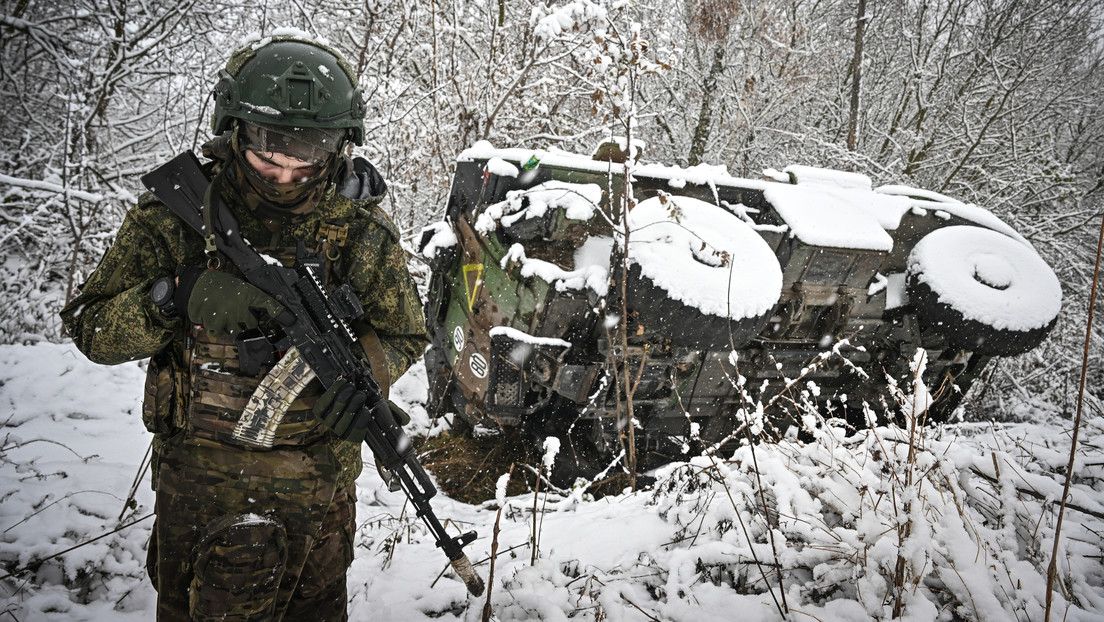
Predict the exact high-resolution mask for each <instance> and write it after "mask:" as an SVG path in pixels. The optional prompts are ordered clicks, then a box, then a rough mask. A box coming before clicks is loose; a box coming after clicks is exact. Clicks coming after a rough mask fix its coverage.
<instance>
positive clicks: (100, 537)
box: [0, 512, 153, 581]
mask: <svg viewBox="0 0 1104 622" xmlns="http://www.w3.org/2000/svg"><path fill="white" fill-rule="evenodd" d="M151 516H153V513H152V512H151V513H149V514H146V515H145V516H143V517H142V518H136V519H134V520H132V521H130V522H129V523H127V524H125V525H120V526H119V527H116V528H115V529H112V530H111V531H109V532H107V533H104V534H101V535H98V536H96V537H95V538H92V539H91V540H85V541H84V542H81V543H80V544H77V545H74V546H71V547H69V548H67V549H65V550H64V551H58V552H57V553H54V554H53V555H51V556H49V557H43V558H42V559H36V560H34V561H33V562H30V563H29V564H27V565H26V566H23V567H22V568H16V569H15V570H13V571H11V572H9V573H8V574H6V575H4V576H2V577H0V581H3V580H4V579H7V578H8V577H11V576H15V575H17V574H19V573H21V572H24V571H26V570H35V569H37V568H38V567H39V566H41V565H42V564H45V563H46V562H48V561H50V560H51V559H54V558H57V557H61V556H62V555H65V554H66V553H68V552H70V551H75V550H77V549H79V548H81V547H82V546H88V545H89V544H92V543H93V542H96V541H97V540H103V539H104V538H106V537H108V536H110V535H112V534H116V533H119V532H120V531H122V530H124V529H126V528H127V527H131V526H133V525H136V524H138V523H140V522H142V521H144V520H146V519H147V518H149V517H151Z"/></svg>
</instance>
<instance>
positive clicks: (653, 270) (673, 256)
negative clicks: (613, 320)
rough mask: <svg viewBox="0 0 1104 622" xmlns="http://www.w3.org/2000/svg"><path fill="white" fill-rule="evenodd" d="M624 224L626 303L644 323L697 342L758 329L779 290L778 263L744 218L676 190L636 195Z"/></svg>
mask: <svg viewBox="0 0 1104 622" xmlns="http://www.w3.org/2000/svg"><path fill="white" fill-rule="evenodd" d="M629 225H630V227H631V234H630V238H629V257H628V259H629V263H630V269H629V277H628V287H627V290H628V296H627V301H626V302H627V303H628V306H629V308H630V309H631V310H632V311H634V312H635V313H636V314H637V320H638V322H639V323H640V324H641V325H643V327H644V330H646V331H648V332H653V333H657V334H659V335H662V336H663V337H665V338H669V339H670V340H671V342H672V343H674V344H675V345H681V346H687V347H692V348H702V349H713V348H728V347H730V346H731V347H740V346H742V345H744V344H746V343H747V342H749V341H750V340H751V339H752V338H754V337H755V336H756V335H758V334H759V332H760V331H761V330H762V329H763V326H764V325H765V324H766V323H767V321H768V320H769V319H770V315H771V311H772V310H773V309H774V305H775V303H776V302H778V297H779V295H780V294H781V292H782V268H781V267H780V266H779V265H778V259H777V258H776V257H775V255H774V251H773V250H771V248H770V246H768V245H767V243H766V242H765V241H764V240H763V238H762V237H761V236H760V235H759V234H758V233H756V232H755V231H754V230H753V229H752V228H751V227H750V226H749V225H747V224H746V223H744V222H743V221H742V220H740V219H739V218H737V217H736V216H735V215H734V214H732V213H731V212H729V211H728V210H725V209H723V208H721V207H718V206H716V205H713V204H712V203H706V202H705V201H700V200H698V199H693V198H690V197H683V196H668V197H665V198H663V199H661V198H659V197H656V198H652V199H647V200H645V201H642V202H641V203H640V204H638V205H637V206H636V207H634V208H633V210H632V211H631V212H629Z"/></svg>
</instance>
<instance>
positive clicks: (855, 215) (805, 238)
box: [763, 184, 893, 251]
mask: <svg viewBox="0 0 1104 622" xmlns="http://www.w3.org/2000/svg"><path fill="white" fill-rule="evenodd" d="M843 192H848V191H833V190H830V189H828V188H825V187H821V186H815V185H814V186H811V187H807V186H804V185H801V184H799V185H796V186H794V185H788V184H772V185H771V186H770V187H768V188H767V189H766V190H765V191H764V193H763V196H765V197H766V198H767V200H768V201H770V202H771V204H772V205H774V208H775V209H776V210H778V213H779V214H780V215H781V216H782V218H783V219H784V220H785V221H786V223H787V224H789V225H790V235H792V236H793V237H795V238H797V239H799V240H801V241H802V242H805V243H806V244H810V245H813V246H829V247H833V248H854V249H863V250H873V251H889V250H891V249H892V248H893V238H891V237H890V236H889V234H888V233H886V230H885V228H884V227H883V226H882V225H881V223H879V221H878V220H876V219H874V218H871V217H870V214H869V211H867V210H868V209H869V208H868V207H866V206H863V204H862V203H860V202H859V201H856V200H855V199H856V198H858V197H862V198H867V197H870V196H874V195H872V194H871V193H857V192H851V194H855V195H857V196H856V197H843V196H840V195H841V194H842V193H843Z"/></svg>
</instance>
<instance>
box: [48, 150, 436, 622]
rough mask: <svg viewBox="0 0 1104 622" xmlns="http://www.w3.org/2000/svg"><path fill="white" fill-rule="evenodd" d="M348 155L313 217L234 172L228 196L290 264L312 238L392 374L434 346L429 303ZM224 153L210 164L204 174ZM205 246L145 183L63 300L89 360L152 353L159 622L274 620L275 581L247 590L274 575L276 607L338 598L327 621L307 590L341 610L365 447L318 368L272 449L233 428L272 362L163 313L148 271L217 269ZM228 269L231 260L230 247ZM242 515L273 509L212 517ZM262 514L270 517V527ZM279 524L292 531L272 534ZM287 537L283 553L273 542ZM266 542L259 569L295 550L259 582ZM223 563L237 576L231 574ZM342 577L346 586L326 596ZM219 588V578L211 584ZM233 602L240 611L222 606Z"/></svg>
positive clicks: (146, 407) (148, 419)
mask: <svg viewBox="0 0 1104 622" xmlns="http://www.w3.org/2000/svg"><path fill="white" fill-rule="evenodd" d="M344 163H345V167H346V170H348V171H351V173H349V174H348V175H347V176H343V178H344V179H345V181H344V183H343V184H342V185H341V188H340V191H338V190H337V188H336V187H334V184H331V185H330V187H329V188H327V190H326V192H325V194H324V196H323V197H322V199H321V201H320V203H319V204H318V206H317V207H316V208H315V209H314V210H313V211H312V212H310V213H307V214H296V215H293V216H292V217H291V218H287V219H283V220H280V221H275V220H273V219H272V218H267V217H264V214H262V213H261V212H259V211H254V210H253V209H251V208H250V207H247V206H246V205H245V203H244V201H243V199H242V197H241V196H240V195H239V194H238V192H237V191H236V190H235V184H233V183H231V184H226V186H225V187H224V188H223V191H222V197H223V199H224V200H225V201H226V203H227V204H228V205H229V206H230V208H231V210H232V211H233V212H234V215H235V217H236V218H237V220H238V222H239V225H240V227H241V229H242V234H243V236H244V237H245V238H246V239H247V240H249V241H250V242H251V243H252V244H254V245H255V246H256V247H257V248H258V250H260V251H261V252H262V253H264V254H266V255H268V256H271V257H274V258H276V259H277V260H280V261H283V262H285V263H288V262H290V261H293V260H294V255H295V248H296V245H297V243H299V242H303V243H304V244H305V245H306V246H307V247H308V248H309V249H312V250H316V251H318V252H320V253H323V254H325V255H327V256H328V257H329V259H330V260H331V261H326V262H325V265H326V269H325V273H326V276H327V279H328V280H330V281H331V283H337V282H345V283H348V284H349V285H350V286H351V287H352V289H353V291H354V292H355V293H356V295H357V296H358V298H359V299H360V301H361V304H362V305H363V308H364V311H365V313H364V315H363V316H362V317H361V318H360V319H358V320H357V321H356V322H354V323H353V327H354V330H355V331H356V332H357V333H358V334H359V335H362V336H363V337H364V338H363V339H362V343H364V344H365V349H366V350H367V351H368V354H369V355H371V356H369V360H371V361H372V363H373V369H374V370H375V373H376V375H377V377H378V379H379V380H380V382H381V385H384V386H386V384H387V381H389V380H390V379H394V378H398V377H399V376H400V375H401V374H402V373H403V372H405V371H406V369H407V368H408V367H409V366H410V365H411V364H412V363H413V362H414V361H415V360H416V359H417V358H418V357H420V356H421V354H422V351H423V350H424V348H425V346H426V344H427V339H426V335H425V329H424V321H423V316H422V310H421V303H420V300H419V298H418V294H417V290H416V288H415V286H414V283H413V281H412V279H411V278H410V274H409V272H408V269H407V266H406V261H405V256H404V251H403V250H402V247H401V246H400V244H399V240H398V231H397V229H396V228H395V226H394V224H393V223H392V222H391V220H390V219H389V218H388V216H387V215H386V214H385V213H384V212H383V211H382V209H381V208H380V207H379V205H378V203H379V200H380V198H381V197H382V195H383V192H384V191H385V188H386V186H385V184H384V182H383V179H382V178H381V177H380V176H379V174H378V173H377V172H376V171H375V169H374V168H372V166H371V165H370V164H368V163H367V162H366V161H364V160H360V159H357V160H349V159H345V161H344ZM216 166H217V165H209V167H210V170H209V171H208V172H210V173H213V172H215V171H216V170H217V168H216ZM228 172H229V171H228ZM203 249H204V244H203V240H202V238H201V237H200V235H199V234H198V233H196V232H195V231H193V230H191V229H190V228H188V226H187V225H185V224H184V223H183V222H181V221H180V220H179V219H177V217H176V216H175V215H173V214H172V213H171V212H170V211H169V210H168V209H167V208H166V207H165V206H163V205H161V204H160V203H159V202H157V201H156V199H155V198H153V196H152V195H149V194H145V195H143V196H142V197H141V198H140V200H139V204H138V205H137V206H136V207H134V208H132V209H131V210H130V211H129V212H128V213H127V215H126V218H125V219H124V222H123V224H122V226H121V228H120V230H119V233H118V235H117V237H116V240H115V243H114V244H113V245H112V247H111V248H110V249H108V251H107V252H106V253H105V255H104V257H103V259H102V260H101V263H100V265H99V267H98V268H97V269H96V271H95V272H94V273H93V274H92V275H91V276H90V277H89V279H88V280H87V281H86V282H85V283H84V285H83V286H82V287H81V292H80V295H79V296H78V297H76V298H75V299H73V300H72V301H71V302H70V303H69V304H68V305H67V306H66V307H65V309H63V311H62V319H63V321H64V323H65V326H66V329H67V330H68V332H69V334H70V335H71V336H72V338H73V340H74V342H75V343H76V345H77V347H78V348H80V350H81V351H82V352H83V353H84V354H85V355H86V356H88V358H89V359H91V360H92V361H94V362H97V363H101V364H116V363H121V362H124V361H129V360H135V359H141V358H145V357H152V358H151V361H150V365H149V369H148V372H147V382H146V390H145V400H144V403H143V421H144V423H145V424H146V427H147V428H148V429H149V430H150V431H151V432H153V433H154V449H155V452H154V454H155V456H154V476H153V481H154V488H155V489H156V490H157V507H156V512H157V515H158V518H157V525H156V528H155V534H154V541H153V542H151V560H150V561H151V578H153V580H154V582H155V585H156V586H157V587H158V588H159V589H158V592H159V604H158V616H159V619H188V616H189V615H194V616H196V619H204V618H203V615H201V611H198V612H197V609H196V608H197V607H199V609H200V610H202V609H203V608H204V607H206V606H207V605H205V604H204V603H207V604H210V603H213V602H221V603H222V604H223V605H225V606H227V607H230V608H231V609H229V610H227V609H224V610H222V611H221V612H218V613H217V615H216V614H215V613H212V616H214V617H217V618H218V619H233V620H251V619H267V618H266V617H265V615H267V614H263V615H262V612H263V611H266V610H267V609H266V607H268V606H269V605H268V604H265V603H264V602H261V601H263V600H264V599H265V598H266V597H265V596H264V594H261V593H260V592H263V591H264V590H263V589H261V588H258V589H259V590H260V592H258V591H257V590H254V589H253V588H252V587H250V586H253V585H257V586H263V585H266V584H272V585H275V584H278V586H279V590H278V596H276V597H275V600H274V601H273V602H271V603H270V604H271V605H272V606H274V607H275V611H277V612H279V611H282V610H283V609H284V608H286V607H291V608H293V609H294V608H295V607H298V606H304V605H303V604H302V602H300V599H299V598H296V599H292V594H293V593H295V594H297V596H301V597H302V598H307V599H322V600H327V601H331V600H332V601H334V602H335V603H336V604H334V605H333V607H332V611H333V612H334V613H333V617H332V618H330V617H319V615H316V614H315V612H316V609H317V610H318V612H319V613H321V611H322V609H319V607H322V605H319V604H318V603H315V602H314V601H313V600H312V601H311V604H310V610H311V612H312V613H311V614H310V615H309V616H308V617H309V618H310V619H344V615H345V614H344V611H345V592H344V590H345V578H344V577H345V571H346V569H347V567H348V564H349V563H351V560H352V529H353V527H352V501H351V499H352V489H353V488H352V487H353V482H354V481H355V479H356V477H357V476H358V475H359V473H360V470H361V468H362V465H361V457H360V452H361V447H360V446H359V445H355V444H351V443H346V442H343V441H341V440H339V439H336V438H335V437H333V436H332V435H331V434H330V433H329V431H328V430H326V429H325V428H324V427H323V426H321V425H320V423H319V422H318V421H317V419H316V418H315V417H314V416H313V414H312V413H311V407H312V406H313V404H314V401H315V399H317V397H318V395H319V394H320V393H321V386H320V385H319V384H318V382H317V381H315V382H312V383H311V384H310V385H308V388H307V389H306V390H305V391H304V392H303V394H302V395H301V396H300V397H299V399H297V400H296V401H295V402H294V403H293V405H292V407H291V409H290V410H289V412H288V413H287V415H286V416H285V418H284V420H283V421H282V422H281V424H280V426H279V428H277V436H276V441H275V445H274V447H273V448H272V449H271V450H263V449H259V448H256V447H252V446H247V445H243V444H238V443H236V442H235V441H233V439H232V437H231V433H232V431H233V427H234V425H235V424H236V422H237V419H238V417H239V416H240V414H241V411H242V409H243V408H244V406H245V403H246V402H247V401H248V399H249V396H250V395H251V394H252V392H253V390H254V389H255V388H256V386H257V383H258V382H259V381H260V380H261V379H262V378H263V377H264V375H265V373H267V371H268V369H267V368H265V369H262V371H261V373H260V374H257V375H253V376H249V375H245V374H243V373H242V372H241V370H240V369H239V367H238V353H237V345H236V343H235V341H234V339H233V338H232V337H221V338H214V337H211V336H210V335H208V334H207V333H206V331H205V330H203V329H202V327H193V326H186V325H185V321H184V320H182V319H180V318H168V317H165V316H164V315H163V314H162V313H161V312H160V310H159V309H157V307H156V306H155V305H154V304H153V302H152V300H151V299H150V296H149V290H150V287H151V285H152V284H153V282H154V281H155V280H156V279H158V278H160V277H163V276H167V275H173V274H176V273H177V270H178V267H180V266H196V267H202V266H206V265H207V264H208V260H207V258H206V257H205V256H204V252H203ZM218 269H220V270H225V271H229V272H233V271H234V269H233V267H232V266H227V265H226V262H225V259H224V258H223V259H222V265H221V266H219V267H218ZM240 515H255V516H259V517H262V518H263V519H265V520H259V521H256V522H254V523H250V522H248V521H247V522H246V524H247V525H256V526H258V527H257V528H258V531H255V532H249V531H248V530H246V531H242V528H240V527H234V528H232V529H229V530H228V531H219V530H218V529H215V530H214V531H218V532H219V533H218V534H215V535H214V536H211V535H210V532H211V531H212V526H217V521H219V520H220V519H222V520H224V522H225V520H229V519H225V517H228V516H230V517H233V516H240ZM231 522H233V521H231ZM323 523H325V524H323ZM262 525H269V527H271V528H270V529H269V528H268V527H266V528H264V529H269V531H268V532H264V529H262V527H260V526H262ZM273 525H276V526H278V527H273ZM320 525H322V529H319V526H320ZM280 529H282V530H283V531H284V534H285V535H284V537H283V538H279V537H276V536H275V535H273V534H275V533H276V532H278V531H279V530H280ZM265 533H268V534H269V535H265ZM204 538H206V539H204ZM227 538H229V539H227ZM281 541H284V542H285V544H284V545H282V546H283V547H284V548H285V550H284V551H283V552H282V553H281V552H280V551H279V550H278V549H279V548H281V547H280V545H277V544H276V543H278V542H281ZM201 542H202V543H203V546H197V545H199V544H200V543H201ZM266 547H268V548H266ZM270 548H271V550H269V549H270ZM215 551H217V552H218V554H217V555H215V557H214V559H212V558H211V556H212V554H213V553H212V552H215ZM250 551H252V552H253V553H250ZM258 551H261V552H263V555H262V557H264V558H265V561H263V562H262V563H261V567H263V568H267V567H268V566H267V564H268V563H269V562H271V561H272V560H273V559H278V558H282V557H283V556H286V561H285V566H284V570H283V574H282V575H281V578H280V580H279V581H277V582H276V583H273V582H272V581H267V582H266V581H258V580H256V579H257V578H258V577H259V576H260V575H257V574H256V573H257V572H260V573H261V574H264V572H269V571H267V570H266V571H262V570H257V569H253V570H249V569H248V568H246V567H245V566H243V565H242V563H241V559H244V558H250V559H252V557H250V555H253V554H254V553H256V552H258ZM235 552H237V553H235ZM239 554H240V555H239ZM235 555H238V557H235ZM197 569H202V570H203V573H205V576H202V577H201V576H200V575H199V574H196V570H197ZM220 569H221V570H220ZM226 569H231V570H233V571H234V572H237V573H240V574H235V575H228V574H226V571H227V570H226ZM251 572H252V573H253V574H250V573H251ZM244 577H253V578H251V579H247V578H244ZM269 578H270V579H272V577H269ZM274 580H275V579H273V581H274ZM193 581H198V582H200V583H202V587H201V586H200V585H199V583H197V584H196V585H192V583H193ZM337 584H339V586H340V594H337V593H331V591H332V590H333V589H337V587H338V585H337ZM190 585H191V589H189V586H190ZM297 585H298V588H297V587H296V586H297ZM211 586H214V587H211ZM210 589H218V590H221V591H219V592H218V593H217V596H214V597H211V596H210V595H209V594H208V595H206V596H205V595H204V590H210ZM296 589H298V592H293V590H296ZM189 593H190V594H191V599H190V602H188V594H189ZM270 596H275V595H270ZM212 598H213V599H214V600H212ZM269 600H270V601H271V599H269ZM290 611H291V610H289V619H291V613H290ZM339 611H340V613H338V612H339ZM227 613H233V614H234V615H233V616H231V617H229V618H225V617H224V615H225V614H227ZM254 616H260V617H254Z"/></svg>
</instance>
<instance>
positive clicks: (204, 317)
mask: <svg viewBox="0 0 1104 622" xmlns="http://www.w3.org/2000/svg"><path fill="white" fill-rule="evenodd" d="M179 277H180V282H179V284H178V285H177V290H176V295H177V296H178V298H177V308H179V309H186V310H187V314H188V320H189V321H191V322H193V323H195V324H202V325H203V327H204V328H206V329H207V332H208V333H210V334H211V336H212V337H221V336H222V335H223V334H230V335H235V334H237V333H239V332H242V331H245V330H249V329H252V328H256V327H257V324H258V319H257V312H259V311H261V310H264V311H265V312H267V313H268V316H269V317H272V318H275V317H276V316H277V315H280V313H281V312H283V310H284V306H283V305H281V304H280V303H278V302H276V300H274V299H273V298H272V297H271V296H269V295H268V294H266V293H264V292H262V291H261V290H259V289H257V288H256V287H254V286H253V285H250V284H249V283H246V282H245V281H243V280H242V279H240V278H238V277H236V276H234V275H231V274H227V273H225V272H219V271H218V270H203V269H200V268H185V269H184V270H183V271H181V273H180V275H179Z"/></svg>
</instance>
